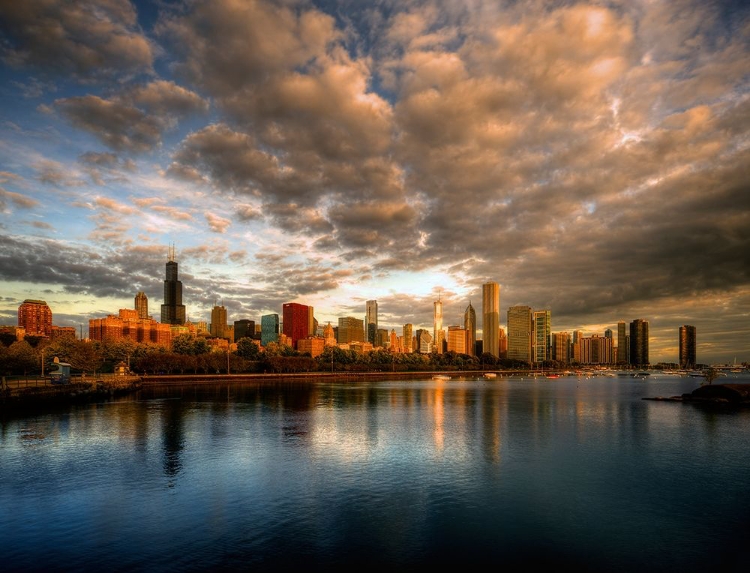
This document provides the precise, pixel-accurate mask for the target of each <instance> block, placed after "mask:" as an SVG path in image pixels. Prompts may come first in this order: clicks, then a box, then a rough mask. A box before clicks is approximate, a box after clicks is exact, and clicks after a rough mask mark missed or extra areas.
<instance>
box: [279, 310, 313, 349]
mask: <svg viewBox="0 0 750 573" xmlns="http://www.w3.org/2000/svg"><path fill="white" fill-rule="evenodd" d="M308 309H309V307H308V306H306V305H304V304H299V303H298V302H288V303H286V304H284V305H283V307H282V315H283V318H282V329H283V331H284V334H285V335H286V336H287V337H289V339H290V340H291V346H292V348H296V347H297V341H298V340H301V339H302V338H307V337H308V336H310V334H312V333H311V332H310V311H309V310H308Z"/></svg>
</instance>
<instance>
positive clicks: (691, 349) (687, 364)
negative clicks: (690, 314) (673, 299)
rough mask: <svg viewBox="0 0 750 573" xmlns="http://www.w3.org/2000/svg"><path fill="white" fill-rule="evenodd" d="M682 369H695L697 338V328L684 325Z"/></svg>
mask: <svg viewBox="0 0 750 573" xmlns="http://www.w3.org/2000/svg"><path fill="white" fill-rule="evenodd" d="M679 334H680V350H679V352H680V361H679V362H680V368H695V365H696V347H697V337H696V331H695V327H694V326H691V325H689V324H684V325H683V326H681V327H680V331H679Z"/></svg>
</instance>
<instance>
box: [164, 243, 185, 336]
mask: <svg viewBox="0 0 750 573" xmlns="http://www.w3.org/2000/svg"><path fill="white" fill-rule="evenodd" d="M161 322H162V324H179V325H184V324H185V305H184V304H182V282H181V281H180V280H179V279H178V276H177V261H176V260H175V249H174V247H170V248H169V260H168V261H167V278H166V279H165V280H164V304H163V305H161Z"/></svg>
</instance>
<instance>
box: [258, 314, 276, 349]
mask: <svg viewBox="0 0 750 573" xmlns="http://www.w3.org/2000/svg"><path fill="white" fill-rule="evenodd" d="M278 341H279V315H278V314H264V315H263V316H261V317H260V343H261V345H262V346H266V345H267V344H268V343H269V342H278Z"/></svg>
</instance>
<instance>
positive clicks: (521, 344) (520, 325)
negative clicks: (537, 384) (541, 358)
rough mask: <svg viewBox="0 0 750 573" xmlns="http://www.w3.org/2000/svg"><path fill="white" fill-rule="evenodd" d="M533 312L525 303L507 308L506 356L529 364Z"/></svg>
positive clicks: (530, 358) (530, 359)
mask: <svg viewBox="0 0 750 573" xmlns="http://www.w3.org/2000/svg"><path fill="white" fill-rule="evenodd" d="M533 328H534V327H533V313H532V311H531V307H529V306H525V305H516V306H511V307H510V308H509V309H508V358H509V359H511V360H521V361H522V362H527V363H529V364H531V361H532V354H531V339H532V338H531V337H532V332H533Z"/></svg>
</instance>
